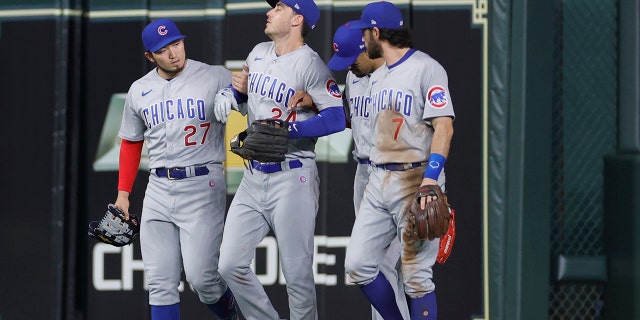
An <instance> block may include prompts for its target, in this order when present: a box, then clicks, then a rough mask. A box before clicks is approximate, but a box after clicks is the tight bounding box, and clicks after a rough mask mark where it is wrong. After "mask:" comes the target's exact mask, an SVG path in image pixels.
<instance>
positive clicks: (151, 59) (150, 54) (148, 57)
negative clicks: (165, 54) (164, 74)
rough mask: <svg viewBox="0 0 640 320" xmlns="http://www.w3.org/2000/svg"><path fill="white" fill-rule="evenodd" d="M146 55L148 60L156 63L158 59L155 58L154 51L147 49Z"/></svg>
mask: <svg viewBox="0 0 640 320" xmlns="http://www.w3.org/2000/svg"><path fill="white" fill-rule="evenodd" d="M144 56H145V57H147V60H149V61H151V62H153V63H156V59H154V58H153V53H151V52H149V51H145V52H144Z"/></svg>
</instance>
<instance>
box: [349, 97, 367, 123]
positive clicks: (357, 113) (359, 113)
mask: <svg viewBox="0 0 640 320" xmlns="http://www.w3.org/2000/svg"><path fill="white" fill-rule="evenodd" d="M369 104H371V97H369V96H366V97H365V96H355V97H350V98H349V105H351V107H352V110H353V111H352V112H351V118H355V117H362V118H365V119H366V118H369V108H368V105H369Z"/></svg>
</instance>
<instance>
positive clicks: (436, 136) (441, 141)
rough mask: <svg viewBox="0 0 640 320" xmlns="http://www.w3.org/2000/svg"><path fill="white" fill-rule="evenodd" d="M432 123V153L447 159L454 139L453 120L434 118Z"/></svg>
mask: <svg viewBox="0 0 640 320" xmlns="http://www.w3.org/2000/svg"><path fill="white" fill-rule="evenodd" d="M431 123H432V125H433V129H434V132H433V138H432V140H431V150H430V151H431V153H437V154H440V155H442V156H443V157H445V158H446V157H448V156H449V148H450V146H451V139H452V138H453V119H451V118H450V117H440V118H434V119H432V120H431Z"/></svg>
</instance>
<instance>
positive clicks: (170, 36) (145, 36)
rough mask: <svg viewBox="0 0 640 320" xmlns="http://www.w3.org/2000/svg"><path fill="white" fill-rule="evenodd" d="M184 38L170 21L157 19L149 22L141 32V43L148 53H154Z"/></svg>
mask: <svg viewBox="0 0 640 320" xmlns="http://www.w3.org/2000/svg"><path fill="white" fill-rule="evenodd" d="M183 38H186V37H185V36H184V35H182V34H181V33H180V30H178V27H176V24H175V23H174V22H173V21H172V20H171V19H166V18H164V19H158V20H154V21H151V23H149V24H148V25H147V26H146V27H145V28H144V30H142V43H144V47H145V49H147V51H150V52H156V51H158V50H160V49H162V48H164V47H165V46H166V45H168V44H170V43H172V42H174V41H176V40H180V39H183Z"/></svg>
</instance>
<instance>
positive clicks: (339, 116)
mask: <svg viewBox="0 0 640 320" xmlns="http://www.w3.org/2000/svg"><path fill="white" fill-rule="evenodd" d="M346 121H347V120H346V118H345V115H344V110H343V108H342V107H330V108H326V109H323V110H322V111H320V113H319V114H318V115H316V116H315V117H313V118H309V119H307V120H303V121H293V122H289V138H290V139H299V138H316V137H322V136H326V135H330V134H332V133H336V132H340V131H342V130H344V128H345V125H346Z"/></svg>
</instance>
